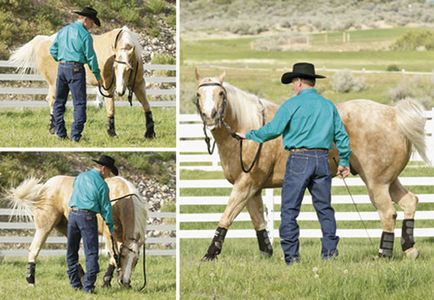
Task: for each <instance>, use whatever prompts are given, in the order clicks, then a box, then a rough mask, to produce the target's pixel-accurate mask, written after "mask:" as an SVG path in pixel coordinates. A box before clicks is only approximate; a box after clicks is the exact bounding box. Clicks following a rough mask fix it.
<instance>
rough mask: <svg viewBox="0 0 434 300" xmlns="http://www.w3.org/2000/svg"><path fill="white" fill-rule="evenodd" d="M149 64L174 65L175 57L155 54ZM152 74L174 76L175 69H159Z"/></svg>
mask: <svg viewBox="0 0 434 300" xmlns="http://www.w3.org/2000/svg"><path fill="white" fill-rule="evenodd" d="M151 64H155V65H175V64H176V58H174V57H173V56H170V55H168V54H156V55H154V57H153V58H152V59H151ZM154 75H157V76H176V72H175V71H165V70H159V71H154Z"/></svg>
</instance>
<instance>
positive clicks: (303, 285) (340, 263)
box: [180, 239, 434, 300]
mask: <svg viewBox="0 0 434 300" xmlns="http://www.w3.org/2000/svg"><path fill="white" fill-rule="evenodd" d="M209 242H210V241H208V240H192V239H186V240H182V241H181V271H180V275H181V279H180V284H181V285H180V286H181V292H180V293H181V299H330V300H332V299H333V300H334V299H432V298H433V296H434V291H433V289H432V288H431V287H432V285H433V284H434V279H433V276H432V265H433V263H434V248H433V247H432V243H433V241H432V239H417V243H416V246H417V247H418V249H419V250H420V252H421V256H420V257H419V258H418V259H417V260H416V261H410V260H407V259H406V258H404V257H403V255H402V252H401V250H400V246H399V240H398V239H397V240H396V241H395V249H394V250H395V252H394V253H395V256H394V258H393V259H392V260H379V259H376V251H377V245H378V240H374V244H375V245H371V244H370V243H369V241H368V240H366V239H342V240H341V242H340V243H339V250H340V256H339V257H338V258H337V259H336V260H335V261H331V262H323V261H321V259H320V241H319V239H302V240H301V246H300V254H301V259H302V262H301V264H299V265H295V266H293V267H287V266H286V265H285V264H284V263H283V261H282V251H281V249H280V245H279V242H278V240H275V242H274V249H275V252H274V256H273V257H272V258H271V259H263V258H261V257H260V255H259V251H258V246H257V243H256V241H255V240H254V239H226V241H225V244H224V249H223V252H222V254H221V255H220V258H219V259H218V260H217V261H214V262H206V263H205V262H201V261H200V258H201V257H202V256H203V255H204V254H205V251H206V249H207V247H208V244H209ZM315 271H316V272H315Z"/></svg>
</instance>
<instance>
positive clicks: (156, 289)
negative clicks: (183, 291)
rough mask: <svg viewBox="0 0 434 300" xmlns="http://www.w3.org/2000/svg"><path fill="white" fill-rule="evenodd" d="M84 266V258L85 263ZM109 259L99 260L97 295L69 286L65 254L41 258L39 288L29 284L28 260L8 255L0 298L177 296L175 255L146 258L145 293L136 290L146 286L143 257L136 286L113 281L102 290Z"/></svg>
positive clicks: (2, 264) (0, 264)
mask: <svg viewBox="0 0 434 300" xmlns="http://www.w3.org/2000/svg"><path fill="white" fill-rule="evenodd" d="M82 264H83V265H84V261H83V262H82ZM107 264H108V262H107V259H105V258H101V259H100V268H101V272H100V273H99V274H98V279H97V282H96V291H97V295H87V294H84V293H83V292H76V291H74V290H72V289H71V288H70V286H69V280H68V276H67V274H66V260H65V258H64V257H55V258H41V259H39V261H38V263H37V265H36V287H35V288H32V287H30V286H28V285H27V283H26V280H25V274H26V266H27V260H26V259H24V258H20V259H18V258H9V257H8V258H5V259H4V260H3V261H2V262H1V260H0V268H1V272H0V299H17V300H18V299H44V300H45V299H56V300H60V299H114V298H116V299H144V298H146V299H162V300H163V299H164V300H165V299H175V298H176V297H175V293H176V292H175V287H176V280H175V277H176V272H175V258H174V257H155V256H148V257H147V258H146V268H147V269H146V270H147V286H146V288H145V290H144V292H138V291H137V289H138V288H140V287H141V286H142V285H143V269H142V260H141V259H140V261H139V262H138V264H137V266H136V268H135V270H134V273H133V276H132V282H131V285H132V286H133V289H130V290H127V289H123V288H121V287H120V286H119V285H118V284H117V283H116V281H115V278H113V280H112V288H111V289H102V288H101V287H100V286H101V284H102V277H103V275H104V272H105V269H106V266H107Z"/></svg>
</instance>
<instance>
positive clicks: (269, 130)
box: [241, 105, 293, 143]
mask: <svg viewBox="0 0 434 300" xmlns="http://www.w3.org/2000/svg"><path fill="white" fill-rule="evenodd" d="M292 115H293V111H292V110H291V109H288V105H282V106H281V107H280V108H279V109H278V110H277V112H276V114H275V115H274V118H273V120H271V121H270V122H268V123H267V124H265V125H264V126H262V127H261V128H259V129H258V130H251V131H249V132H247V133H246V134H245V138H246V139H249V140H254V141H255V142H258V143H264V142H266V141H269V140H272V139H275V138H276V137H278V136H279V135H281V134H282V133H283V130H285V128H286V127H287V126H288V123H289V120H291V118H292ZM241 136H242V137H243V136H244V135H241Z"/></svg>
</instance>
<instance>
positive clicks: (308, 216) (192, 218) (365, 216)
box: [178, 211, 434, 223]
mask: <svg viewBox="0 0 434 300" xmlns="http://www.w3.org/2000/svg"><path fill="white" fill-rule="evenodd" d="M397 214H398V217H397V219H398V220H402V219H404V213H403V212H401V211H398V212H397ZM221 216H222V213H194V214H188V213H187V214H180V215H179V217H178V222H181V223H196V222H217V221H218V220H220V217H221ZM360 216H361V218H362V220H363V221H378V220H380V217H379V215H378V212H376V211H372V212H370V211H364V212H360ZM360 216H359V214H358V213H357V212H335V218H336V221H360ZM433 217H434V211H416V215H415V219H416V220H432V219H433ZM273 219H274V220H275V221H280V212H279V211H275V212H274V218H273ZM250 220H251V218H250V215H249V214H248V213H244V212H243V213H240V214H239V215H238V216H237V218H236V219H235V222H237V221H250ZM317 220H318V217H317V215H316V212H301V213H300V215H299V216H298V218H297V221H317Z"/></svg>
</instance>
